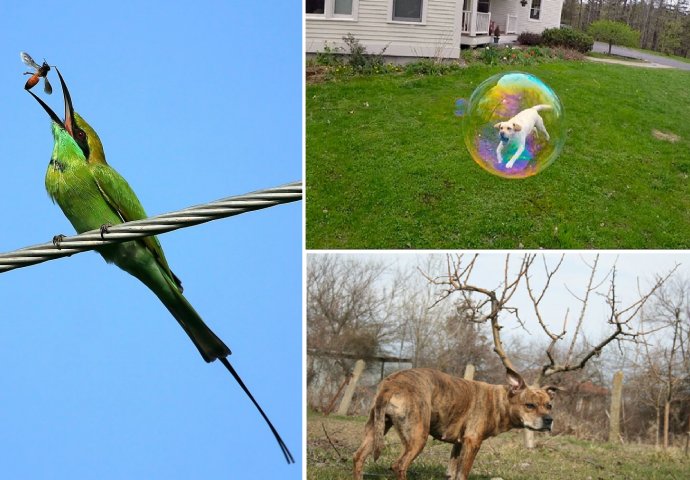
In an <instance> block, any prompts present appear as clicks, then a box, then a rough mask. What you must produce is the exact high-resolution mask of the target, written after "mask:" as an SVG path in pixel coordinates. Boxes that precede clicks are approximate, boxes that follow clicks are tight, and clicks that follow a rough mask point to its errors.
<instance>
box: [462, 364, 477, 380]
mask: <svg viewBox="0 0 690 480" xmlns="http://www.w3.org/2000/svg"><path fill="white" fill-rule="evenodd" d="M463 378H464V379H465V380H474V365H472V364H471V363H468V364H467V365H466V366H465V376H464V377H463Z"/></svg>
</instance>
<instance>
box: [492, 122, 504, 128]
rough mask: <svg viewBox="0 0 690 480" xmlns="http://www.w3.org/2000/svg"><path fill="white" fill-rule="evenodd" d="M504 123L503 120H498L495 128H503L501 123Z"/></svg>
mask: <svg viewBox="0 0 690 480" xmlns="http://www.w3.org/2000/svg"><path fill="white" fill-rule="evenodd" d="M502 123H503V122H498V123H497V124H496V125H494V128H501V124H502Z"/></svg>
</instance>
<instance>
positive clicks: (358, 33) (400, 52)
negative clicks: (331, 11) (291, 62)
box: [305, 0, 462, 58]
mask: <svg viewBox="0 0 690 480" xmlns="http://www.w3.org/2000/svg"><path fill="white" fill-rule="evenodd" d="M390 3H391V2H390V0H359V9H358V17H357V19H356V20H346V19H328V20H327V19H321V18H314V17H312V16H307V18H306V21H305V25H306V26H305V29H306V41H305V49H306V51H307V52H311V53H314V52H319V51H322V50H323V48H324V45H325V42H328V45H329V46H330V47H333V46H339V47H343V46H344V43H343V40H342V37H344V36H346V35H347V34H348V33H352V34H353V35H354V36H355V38H357V39H358V40H359V41H360V43H361V44H362V45H364V46H365V47H366V49H367V51H368V52H369V53H379V52H380V51H381V50H383V48H384V47H386V52H385V54H386V55H393V56H414V57H438V58H457V57H458V56H459V53H460V29H461V25H460V23H461V18H462V17H461V15H462V1H457V0H427V1H426V4H425V7H426V8H427V13H426V22H425V23H424V24H412V23H405V24H402V23H396V22H391V21H390Z"/></svg>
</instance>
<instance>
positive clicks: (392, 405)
mask: <svg viewBox="0 0 690 480" xmlns="http://www.w3.org/2000/svg"><path fill="white" fill-rule="evenodd" d="M507 375H508V385H490V384H488V383H484V382H475V381H470V380H463V379H461V378H456V377H451V376H450V375H448V374H445V373H443V372H440V371H438V370H433V369H430V368H413V369H411V370H402V371H400V372H396V373H394V374H392V375H390V376H388V377H387V378H385V379H384V380H383V381H382V382H381V385H379V389H378V392H377V393H376V398H375V399H374V404H373V406H372V407H371V412H370V413H369V420H368V421H367V424H366V426H365V428H364V441H363V442H362V445H361V446H360V447H359V449H358V450H357V453H355V457H354V470H355V472H354V473H355V480H362V467H363V466H364V460H366V458H367V457H368V456H369V455H370V454H371V453H372V452H373V453H374V460H376V459H377V458H378V457H379V455H380V454H381V449H382V448H383V436H384V435H385V434H386V433H387V432H388V430H389V429H390V428H391V427H395V429H396V431H397V432H398V435H399V436H400V440H401V441H402V444H403V447H404V451H403V453H402V455H400V457H399V458H398V459H397V460H396V462H395V463H394V464H393V467H392V468H393V471H394V472H395V474H396V476H397V478H398V479H399V480H404V479H405V478H407V468H408V467H409V466H410V464H411V463H412V461H413V460H414V459H415V458H416V457H417V455H419V453H420V452H421V451H422V449H423V448H424V445H426V441H427V438H428V436H429V435H431V436H432V437H434V438H435V439H437V440H442V441H444V442H448V443H452V444H453V450H452V452H451V454H450V465H449V467H448V478H450V479H451V480H467V478H468V476H469V474H470V469H471V468H472V463H473V462H474V457H475V456H476V455H477V452H478V451H479V447H480V446H481V444H482V441H483V440H485V439H486V438H489V437H493V436H494V435H498V434H499V433H502V432H506V431H508V430H510V429H511V428H529V429H530V430H537V431H547V430H551V424H552V423H553V419H552V418H551V399H552V398H553V394H554V393H555V391H556V390H557V389H556V388H555V387H545V388H544V389H532V388H529V387H527V385H525V381H524V380H523V379H522V377H521V376H520V375H519V374H517V373H516V372H514V371H512V370H510V369H507Z"/></svg>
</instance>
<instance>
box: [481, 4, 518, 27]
mask: <svg viewBox="0 0 690 480" xmlns="http://www.w3.org/2000/svg"><path fill="white" fill-rule="evenodd" d="M516 5H517V6H518V7H520V3H519V0H491V6H490V7H489V10H490V11H491V20H493V21H494V22H496V23H497V24H498V26H499V27H500V28H501V33H502V34H503V33H506V19H507V16H508V14H509V13H510V14H517V13H518V12H517V8H516ZM520 8H522V7H520ZM519 26H520V25H519V24H518V28H519Z"/></svg>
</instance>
